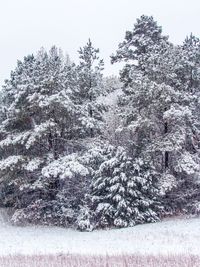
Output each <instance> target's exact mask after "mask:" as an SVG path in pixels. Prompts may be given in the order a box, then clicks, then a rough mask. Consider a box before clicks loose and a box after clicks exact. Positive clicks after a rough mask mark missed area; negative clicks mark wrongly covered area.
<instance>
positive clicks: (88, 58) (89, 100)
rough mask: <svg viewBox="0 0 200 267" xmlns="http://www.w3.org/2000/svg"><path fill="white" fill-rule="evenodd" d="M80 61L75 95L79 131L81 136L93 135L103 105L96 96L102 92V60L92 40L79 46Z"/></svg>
mask: <svg viewBox="0 0 200 267" xmlns="http://www.w3.org/2000/svg"><path fill="white" fill-rule="evenodd" d="M78 52H79V58H80V63H79V65H78V66H77V73H78V84H77V91H76V93H77V97H76V99H77V100H78V104H79V105H80V115H79V121H80V124H81V125H80V132H81V135H82V136H83V137H87V136H90V137H94V136H95V135H96V134H98V133H100V131H101V126H102V121H103V117H102V111H103V110H104V109H105V107H104V105H102V104H100V103H98V101H97V98H98V97H99V96H100V95H101V94H103V89H104V87H103V75H102V70H103V66H104V63H103V60H100V59H99V56H98V54H99V49H95V48H94V47H93V45H92V42H91V41H90V39H89V41H88V43H87V44H86V45H85V46H84V47H83V48H80V50H79V51H78Z"/></svg>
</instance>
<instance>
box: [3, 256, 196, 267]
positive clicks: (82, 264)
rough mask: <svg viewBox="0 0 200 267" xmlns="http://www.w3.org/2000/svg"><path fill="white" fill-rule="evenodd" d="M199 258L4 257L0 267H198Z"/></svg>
mask: <svg viewBox="0 0 200 267" xmlns="http://www.w3.org/2000/svg"><path fill="white" fill-rule="evenodd" d="M199 266H200V256H194V255H169V256H142V255H123V256H80V255H46V256H5V257H0V267H199Z"/></svg>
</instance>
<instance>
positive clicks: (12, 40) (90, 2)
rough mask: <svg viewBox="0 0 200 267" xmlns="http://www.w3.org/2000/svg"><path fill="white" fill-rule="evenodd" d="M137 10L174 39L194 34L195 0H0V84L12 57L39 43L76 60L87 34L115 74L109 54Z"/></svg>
mask: <svg viewBox="0 0 200 267" xmlns="http://www.w3.org/2000/svg"><path fill="white" fill-rule="evenodd" d="M143 14H145V15H153V17H154V19H155V20H156V21H157V22H158V24H159V25H161V26H162V28H163V33H164V34H166V35H169V36H170V41H172V42H174V43H175V44H180V43H182V41H183V40H184V39H185V37H186V36H187V35H189V34H190V33H191V32H192V33H193V34H195V35H196V36H198V37H200V15H199V14H200V0H189V1H188V0H136V1H135V0H0V86H1V85H2V84H3V81H4V80H5V79H8V78H9V75H10V71H11V70H14V68H15V66H16V62H17V60H18V59H23V57H24V56H26V55H28V54H32V53H36V52H37V51H38V50H39V49H40V48H41V47H45V48H46V49H49V48H50V47H51V46H52V45H56V46H58V47H60V48H62V49H63V51H64V52H67V53H68V54H69V56H70V58H71V60H73V61H75V62H78V53H77V50H78V49H79V48H80V47H82V46H83V45H85V44H86V42H87V41H88V38H91V40H92V42H93V44H94V46H95V47H96V48H100V57H101V58H103V59H104V62H105V74H106V75H113V74H114V75H117V74H118V71H119V69H120V68H121V66H120V65H116V64H115V65H111V64H110V55H111V54H112V53H114V52H115V51H116V49H117V46H118V44H119V42H121V41H123V39H124V36H125V31H126V30H132V29H133V25H134V23H135V21H136V19H137V18H138V17H140V16H141V15H143Z"/></svg>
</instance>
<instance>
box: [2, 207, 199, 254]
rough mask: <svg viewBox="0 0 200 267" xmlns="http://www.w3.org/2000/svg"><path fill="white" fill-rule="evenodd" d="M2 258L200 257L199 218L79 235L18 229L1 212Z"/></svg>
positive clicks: (62, 230)
mask: <svg viewBox="0 0 200 267" xmlns="http://www.w3.org/2000/svg"><path fill="white" fill-rule="evenodd" d="M0 235H1V238H0V255H1V256H2V255H8V254H10V255H13V254H23V255H26V254H27V255H33V254H56V253H76V254H77V253H78V254H93V255H94V254H101V255H106V254H109V255H113V254H121V253H123V254H133V253H141V254H153V255H158V254H163V255H168V254H170V253H171V254H173V255H174V254H176V253H177V254H179V253H182V254H185V253H186V254H188V253H189V254H195V255H200V218H190V219H187V218H176V219H169V220H165V221H163V222H158V223H152V224H145V225H138V226H135V227H131V228H124V229H113V230H107V231H106V230H99V231H93V232H79V231H76V230H73V229H65V228H58V227H45V226H43V227H42V226H40V227H36V226H27V227H16V226H12V225H10V224H9V223H8V222H7V219H6V217H5V214H4V215H3V212H2V211H0Z"/></svg>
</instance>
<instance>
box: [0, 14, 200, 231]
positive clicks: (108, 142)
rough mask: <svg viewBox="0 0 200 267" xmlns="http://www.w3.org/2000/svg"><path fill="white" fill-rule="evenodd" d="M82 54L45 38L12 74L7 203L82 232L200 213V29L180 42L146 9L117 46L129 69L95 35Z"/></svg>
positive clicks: (1, 179) (1, 143)
mask: <svg viewBox="0 0 200 267" xmlns="http://www.w3.org/2000/svg"><path fill="white" fill-rule="evenodd" d="M119 41H120V40H119ZM78 55H79V62H78V63H74V62H73V60H72V59H71V58H70V55H67V56H64V53H63V52H62V51H61V50H60V49H59V48H57V47H55V46H53V47H52V48H51V49H50V50H49V51H46V50H45V49H44V48H41V49H40V50H39V51H38V52H37V53H35V54H30V55H27V56H25V57H24V58H23V59H22V60H20V61H18V62H17V65H16V68H15V69H14V70H13V71H12V72H11V74H10V77H9V78H8V79H7V80H5V83H4V85H3V87H2V89H1V91H0V102H1V105H0V109H1V111H0V207H4V208H5V207H6V208H9V209H10V210H11V212H12V222H13V223H14V224H16V225H26V224H40V225H57V226H63V227H72V228H75V229H78V230H80V231H92V230H94V229H100V228H104V229H108V228H113V227H116V228H121V227H130V226H134V225H137V224H143V223H150V222H156V221H159V220H161V219H162V218H164V217H169V216H174V215H180V214H192V215H194V216H195V215H198V214H199V213H200V97H199V96H200V39H199V38H198V37H196V36H194V35H193V34H190V35H188V36H187V37H186V38H185V40H184V42H183V43H182V44H179V45H175V44H173V43H171V42H170V41H169V37H168V36H167V35H164V34H163V31H162V27H161V26H159V24H158V23H157V22H156V21H155V20H154V18H153V17H152V16H146V15H142V16H141V17H140V18H138V19H137V20H136V22H135V24H134V26H133V29H132V30H130V31H126V33H125V38H124V40H122V41H121V42H120V43H119V45H118V48H117V47H116V51H113V54H112V55H111V58H110V60H111V62H112V63H113V64H117V63H118V62H123V68H122V69H121V71H120V72H119V77H118V76H116V77H115V76H105V75H104V74H103V70H104V61H103V60H102V59H101V56H100V50H99V49H98V48H95V47H94V46H93V43H92V41H91V40H90V39H89V40H88V42H87V43H86V45H85V46H84V47H82V48H80V49H79V51H78Z"/></svg>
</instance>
